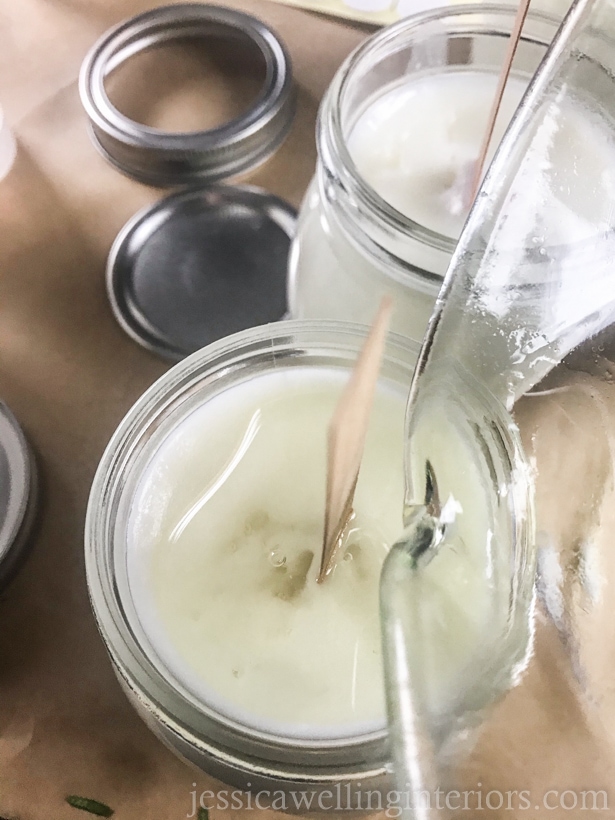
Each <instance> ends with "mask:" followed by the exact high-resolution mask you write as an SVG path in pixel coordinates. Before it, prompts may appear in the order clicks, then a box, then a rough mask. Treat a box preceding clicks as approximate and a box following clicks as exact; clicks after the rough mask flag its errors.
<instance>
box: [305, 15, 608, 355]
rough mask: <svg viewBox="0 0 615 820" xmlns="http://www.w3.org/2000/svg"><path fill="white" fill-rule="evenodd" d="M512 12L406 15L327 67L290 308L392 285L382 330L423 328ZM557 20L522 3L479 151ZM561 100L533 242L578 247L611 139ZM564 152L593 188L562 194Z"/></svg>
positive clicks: (339, 306)
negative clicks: (513, 50) (494, 113)
mask: <svg viewBox="0 0 615 820" xmlns="http://www.w3.org/2000/svg"><path fill="white" fill-rule="evenodd" d="M514 15H515V10H514V9H512V8H510V7H508V8H504V7H497V6H495V7H494V6H489V7H488V8H486V7H482V8H479V7H478V6H473V7H467V6H466V7H463V6H461V7H457V8H453V9H451V8H448V9H440V10H438V11H434V12H429V13H425V14H419V15H414V16H411V17H409V18H408V19H406V20H404V21H402V22H400V23H398V24H395V25H393V26H391V27H389V28H387V29H383V30H382V31H380V32H378V33H377V34H375V35H374V36H373V37H371V38H370V39H368V40H367V41H366V42H365V43H364V44H363V45H361V46H360V47H359V48H358V50H357V51H355V52H354V53H353V54H352V55H351V56H350V58H349V59H348V60H347V61H346V63H345V64H344V65H343V66H342V68H341V69H340V70H339V72H338V74H337V76H336V77H335V79H334V81H333V83H332V85H331V87H330V88H329V90H328V91H327V93H326V95H325V98H324V100H323V102H322V105H321V109H320V117H319V122H318V126H317V144H318V164H317V169H316V174H315V177H314V179H313V181H312V183H311V186H310V188H309V190H308V193H307V195H306V197H305V200H304V202H303V205H302V208H301V212H300V218H299V226H298V231H297V235H296V238H295V240H294V244H293V247H292V250H291V256H290V262H289V306H290V313H291V315H292V316H293V318H299V319H305V318H331V319H348V320H353V321H360V322H368V321H369V318H370V316H371V313H372V311H373V306H374V305H375V304H377V303H378V300H379V298H381V296H382V294H384V293H390V294H392V295H393V296H394V298H395V301H396V311H395V315H394V318H393V324H392V327H393V329H394V330H395V331H396V332H399V333H402V334H404V335H406V336H409V337H410V338H414V339H418V340H420V339H422V338H423V335H424V332H425V328H426V325H427V322H428V319H429V316H430V315H431V311H432V308H433V305H434V301H435V299H436V296H437V294H438V291H439V288H440V285H441V283H442V277H443V275H444V273H445V272H446V269H447V267H448V263H449V261H450V258H451V255H452V253H453V251H454V249H455V245H456V241H457V239H458V237H459V234H460V232H461V229H462V227H463V224H464V222H465V218H466V214H467V212H468V207H469V205H470V202H471V193H472V177H473V172H474V167H475V161H476V159H477V157H478V155H479V152H480V146H481V142H482V139H483V136H484V132H485V129H486V124H487V120H488V115H489V111H490V108H491V105H492V102H493V98H494V95H495V90H496V83H497V78H498V74H499V71H500V69H501V66H502V62H503V60H504V55H505V51H506V45H507V41H508V38H509V34H510V31H511V29H512V25H513V20H514ZM555 30H556V23H555V22H554V21H553V20H551V19H550V18H548V17H544V16H541V15H538V14H532V13H531V12H530V14H529V16H528V18H527V21H526V23H525V26H524V29H523V33H522V35H521V40H520V42H519V47H518V51H517V56H516V58H515V61H514V63H513V68H512V72H511V76H510V78H509V80H508V83H507V87H506V91H505V94H504V98H503V102H502V106H501V109H500V113H499V116H498V120H497V122H496V126H495V131H494V135H493V139H492V142H491V151H490V155H491V156H492V155H493V152H494V150H495V149H496V147H497V145H498V143H499V142H500V140H501V138H502V136H503V133H504V131H505V129H506V126H507V124H508V122H509V121H510V118H511V117H512V115H513V113H514V111H515V110H516V108H517V106H518V104H519V102H520V100H521V98H522V96H523V93H524V90H525V88H526V85H527V83H528V81H529V79H530V78H531V76H532V75H533V73H534V71H535V70H536V68H537V67H538V65H539V63H540V61H541V59H542V57H543V56H544V54H545V52H546V49H547V47H548V44H549V43H550V42H551V40H552V37H553V35H554V33H555ZM565 105H566V111H565V112H564V113H565V116H564V117H562V119H561V122H560V125H561V127H560V129H559V132H558V134H556V135H554V140H553V144H552V146H551V147H550V148H549V152H548V161H549V162H550V164H551V166H552V173H551V176H550V182H549V184H550V196H551V199H552V203H551V207H549V208H545V209H543V210H544V215H543V218H542V222H541V226H540V230H537V231H536V236H535V245H536V248H535V250H536V252H537V253H539V252H540V248H541V247H544V246H545V245H547V246H548V247H550V248H554V247H555V248H557V247H561V248H562V249H563V251H562V252H563V253H564V252H565V249H566V247H568V246H570V245H571V244H577V245H579V246H580V245H581V244H582V242H583V240H584V238H586V236H587V233H588V232H587V225H588V224H592V225H596V224H600V222H601V221H605V222H606V221H608V218H609V208H610V202H611V201H612V193H613V189H614V185H615V152H614V151H613V147H612V146H611V145H610V144H609V140H607V139H606V138H605V136H604V135H605V133H606V131H607V129H605V127H604V124H603V123H601V120H600V116H598V115H596V113H595V112H593V111H591V110H589V109H588V108H587V107H586V105H585V104H584V101H583V100H582V99H579V101H578V104H577V103H576V101H575V100H574V99H572V98H571V97H568V98H567V99H566V102H565ZM572 164H573V165H575V167H578V168H579V169H580V170H579V173H580V174H581V173H582V174H583V175H584V176H586V177H587V178H588V180H591V184H590V183H588V191H590V190H591V191H592V192H593V191H594V190H595V184H596V181H597V180H598V181H600V186H601V188H602V190H603V191H604V196H603V197H598V198H596V197H593V196H592V197H591V201H590V198H589V197H588V198H587V201H580V200H578V199H577V200H576V201H574V202H571V201H568V200H569V197H567V192H566V190H565V189H564V188H563V187H562V186H561V185H560V184H559V174H558V169H561V168H562V167H563V166H564V165H566V166H570V165H572ZM529 250H532V249H529ZM538 261H540V260H538ZM515 262H516V260H515ZM535 278H536V279H539V278H540V271H539V270H537V272H536V277H535Z"/></svg>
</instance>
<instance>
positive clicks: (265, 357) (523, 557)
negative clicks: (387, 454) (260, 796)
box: [85, 321, 533, 808]
mask: <svg viewBox="0 0 615 820" xmlns="http://www.w3.org/2000/svg"><path fill="white" fill-rule="evenodd" d="M364 338H365V331H364V329H363V328H362V327H360V326H355V325H352V324H349V323H343V324H336V323H333V322H326V321H325V322H292V321H289V322H284V323H280V324H276V325H269V326H266V327H262V328H256V329H253V330H249V331H245V332H242V333H239V334H236V335H235V336H231V337H229V338H227V339H224V340H222V341H220V342H217V343H216V344H213V345H211V346H209V347H206V348H204V349H203V350H201V351H199V352H197V353H195V354H194V355H192V356H190V357H188V358H187V359H185V360H184V361H182V362H181V363H179V364H178V365H176V366H175V367H173V368H172V369H171V370H169V371H168V372H167V373H166V374H165V375H164V376H163V377H162V378H161V379H159V380H158V381H157V382H156V383H155V384H154V385H153V386H152V387H151V388H150V389H149V390H148V391H147V392H146V393H145V394H144V395H143V396H142V397H141V398H140V399H139V400H138V401H137V403H136V404H135V406H134V407H133V408H132V410H130V411H129V413H128V415H127V416H126V417H125V419H124V420H123V421H122V423H121V424H120V426H119V428H118V430H117V431H116V433H115V434H114V436H113V438H112V439H111V441H110V443H109V445H108V447H107V450H106V452H105V454H104V455H103V457H102V460H101V463H100V465H99V468H98V471H97V474H96V477H95V479H94V483H93V487H92V491H91V495H90V501H89V505H88V512H87V520H86V532H85V551H86V571H87V581H88V587H89V591H90V596H91V601H92V606H93V609H94V612H95V615H96V618H97V621H98V625H99V628H100V632H101V634H102V636H103V639H104V641H105V644H106V647H107V650H108V652H109V655H110V657H111V660H112V663H113V666H114V669H115V671H116V674H117V676H118V679H119V681H120V683H121V685H122V686H123V688H124V690H125V692H126V694H127V696H128V698H129V699H130V700H131V702H132V703H133V705H134V706H135V708H136V709H137V711H138V712H139V714H140V715H141V716H142V717H143V719H144V720H145V722H146V723H147V724H148V725H149V727H150V728H151V729H152V730H153V731H154V732H155V733H156V734H157V735H158V736H159V737H160V738H161V739H162V740H163V741H164V742H165V743H166V744H167V745H168V746H170V747H171V748H172V749H174V750H175V751H176V752H177V753H178V754H180V755H181V756H182V757H183V758H185V759H187V760H189V761H191V762H192V763H194V764H196V765H197V766H198V767H200V768H201V769H203V770H204V771H206V772H208V773H210V774H212V775H214V776H215V777H217V778H219V779H221V780H222V781H224V782H227V783H230V784H233V785H237V786H239V787H241V788H244V789H251V790H263V789H266V790H285V791H286V792H287V793H288V792H290V791H292V790H297V789H302V790H308V791H309V792H310V793H313V794H314V795H316V797H315V805H319V803H318V800H319V799H321V798H322V797H324V796H325V795H326V793H327V792H328V793H329V794H331V790H335V789H336V788H341V785H343V789H342V791H341V792H340V793H339V801H340V803H341V805H342V807H347V808H357V799H358V798H357V797H356V795H357V793H360V792H361V789H363V790H365V789H367V790H376V791H380V792H381V794H383V795H386V793H387V790H388V789H390V788H391V785H392V784H391V779H390V774H391V772H390V762H389V754H390V753H389V746H388V733H387V729H386V721H385V717H384V714H383V717H382V722H381V723H379V724H378V725H371V724H370V726H369V727H367V728H366V727H365V726H363V724H357V728H355V726H354V724H352V725H351V727H350V729H348V730H346V734H343V733H339V734H335V735H332V734H331V733H329V735H327V736H324V735H322V736H321V735H314V736H306V735H301V736H298V735H296V734H295V735H292V736H291V734H290V733H288V732H287V733H286V734H284V733H283V732H281V731H272V730H271V729H270V728H269V729H268V728H267V726H266V725H265V724H260V725H259V727H258V728H255V725H254V724H250V722H249V721H247V720H241V719H239V718H238V717H237V714H236V713H234V712H232V711H229V710H226V711H225V709H224V708H222V707H220V705H219V704H218V703H217V702H216V700H215V699H214V698H213V697H212V698H209V699H208V698H207V697H206V696H205V695H203V694H202V691H201V690H198V689H195V688H194V687H192V686H191V684H190V682H189V681H188V682H186V680H185V679H184V678H182V676H181V674H180V673H179V672H178V671H177V669H175V668H173V666H172V664H170V663H167V661H166V660H165V655H164V653H163V652H161V651H160V650H159V649H157V644H156V641H155V639H154V637H152V634H153V633H151V632H148V629H147V625H146V624H145V622H144V621H143V620H142V618H141V617H140V612H141V610H140V609H139V604H138V601H137V597H136V596H135V591H134V586H133V582H132V581H131V578H132V579H133V581H134V575H131V570H130V548H129V544H130V543H132V542H131V541H130V539H131V536H130V529H129V522H130V520H131V519H130V516H131V514H132V512H131V511H132V509H133V506H134V505H136V504H137V501H136V500H135V499H136V498H137V497H138V496H137V491H138V488H139V487H140V486H141V484H140V481H141V479H142V477H143V475H144V473H145V470H146V468H148V467H149V465H151V464H152V463H154V462H153V459H154V457H155V455H156V453H158V452H159V451H160V448H161V447H162V446H163V444H164V443H165V441H168V437H169V435H170V434H171V433H173V431H176V430H177V428H178V425H179V424H180V423H182V422H183V421H184V420H185V419H186V418H187V417H188V415H189V414H191V413H192V412H193V411H195V410H197V409H199V408H202V407H203V405H204V404H205V403H206V402H208V401H209V400H211V399H214V398H216V397H218V396H220V395H221V394H222V393H224V391H226V390H230V389H231V388H234V387H236V386H238V385H241V384H244V383H246V382H248V381H250V380H253V379H255V378H256V377H259V376H262V375H266V374H271V373H272V372H273V371H275V373H276V374H280V373H283V372H284V371H285V370H286V371H290V370H292V369H295V372H296V369H297V368H312V367H313V368H321V369H322V368H326V369H327V371H330V370H331V369H333V370H335V371H337V372H339V373H341V374H343V375H346V374H349V373H350V371H351V368H352V367H353V365H354V362H355V361H356V357H357V355H358V351H359V350H360V348H361V346H362V344H363V341H364ZM416 357H417V348H416V346H415V345H413V344H412V343H411V342H409V341H408V340H406V339H404V338H402V337H399V336H395V335H393V334H391V335H390V336H389V339H388V340H387V347H386V351H385V356H384V361H383V366H382V371H381V380H382V384H383V387H385V388H387V387H389V388H393V389H394V390H395V391H396V392H397V393H399V394H400V396H402V397H403V396H405V394H406V392H407V389H408V386H409V384H410V380H411V377H412V373H413V371H414V366H415V363H416ZM456 388H457V389H456V390H455V392H454V394H451V395H449V397H448V398H449V399H450V405H449V409H450V411H451V414H452V415H451V417H452V418H457V414H455V412H454V411H455V408H457V409H460V411H461V412H462V415H463V419H464V427H463V433H464V434H465V435H469V436H470V437H471V438H472V442H474V444H476V443H477V442H482V443H481V446H480V447H476V446H475V447H472V446H470V445H468V446H466V445H465V444H464V445H463V446H464V447H465V449H466V451H467V453H468V456H469V458H470V459H473V460H472V463H471V465H470V467H469V468H468V469H469V470H471V471H473V472H472V475H473V476H474V477H475V479H477V480H478V481H479V485H478V486H479V488H480V491H481V493H482V494H483V495H484V504H483V508H484V517H483V519H482V521H483V523H486V525H487V526H488V527H489V528H490V529H491V530H492V531H493V533H494V536H493V539H494V544H495V543H496V542H497V548H498V559H497V561H495V564H494V566H491V569H489V567H490V564H489V561H487V562H486V563H485V561H483V560H482V557H481V556H478V557H477V558H476V561H475V562H474V563H473V564H472V572H473V573H474V574H473V576H472V578H471V579H470V580H471V582H472V583H473V584H474V585H478V586H479V587H480V588H483V589H484V591H485V594H484V595H483V596H482V599H481V600H482V601H483V604H484V606H483V608H482V609H480V611H478V609H477V615H476V617H473V618H471V619H470V620H471V621H472V622H473V623H474V625H475V628H473V630H470V631H468V632H467V636H468V641H469V644H471V646H470V652H471V654H472V658H473V660H474V661H476V659H477V658H478V657H482V650H483V649H485V647H486V643H485V642H484V641H483V637H486V633H485V634H483V632H484V630H485V629H487V628H488V632H489V637H491V636H492V635H493V633H494V631H496V627H498V628H501V630H502V638H503V641H502V645H501V647H500V648H499V651H498V654H497V657H498V660H499V664H500V667H501V669H500V674H499V675H498V677H497V679H494V680H493V681H491V680H489V679H487V678H485V679H483V680H482V682H481V685H480V686H477V687H476V688H475V693H474V698H473V701H472V703H468V704H465V705H464V707H463V709H461V711H460V709H459V708H458V707H459V703H458V702H457V701H456V699H455V697H454V692H455V691H456V690H457V683H456V680H455V676H454V672H453V673H451V674H449V676H448V678H447V681H446V682H444V683H443V685H442V693H443V699H442V703H443V704H444V707H443V708H442V709H440V712H439V713H438V716H439V720H440V721H441V723H442V725H443V726H444V725H445V724H446V723H447V715H448V716H449V718H450V720H449V722H448V724H447V725H448V726H449V728H450V730H451V732H460V731H462V730H463V729H464V728H465V727H466V726H467V724H468V722H472V721H473V719H474V718H473V713H474V712H476V710H478V709H480V708H483V707H484V706H486V705H488V704H489V703H491V702H492V701H493V700H494V699H495V698H496V697H497V696H498V695H499V694H500V693H501V692H502V691H503V689H505V688H506V687H507V686H508V685H510V683H511V680H512V678H511V673H512V670H513V669H514V668H516V665H517V664H518V662H519V658H521V657H524V655H525V653H526V649H527V640H528V633H527V630H526V631H525V632H524V631H523V630H522V631H521V632H519V633H514V636H513V637H514V640H513V639H512V638H511V636H512V634H513V633H511V632H510V630H509V629H508V626H507V625H508V623H509V621H510V620H511V617H512V615H513V614H515V613H519V612H521V611H523V612H524V613H525V615H526V618H527V615H528V611H529V600H528V597H527V594H526V593H527V589H528V585H529V586H530V587H531V584H532V581H533V561H532V555H533V552H532V544H533V540H532V538H531V535H530V534H529V532H528V528H527V526H525V523H524V521H522V520H521V518H520V514H521V512H522V510H521V508H520V507H519V506H515V504H513V503H511V498H512V497H513V496H512V495H511V496H510V497H509V498H508V500H507V499H506V498H505V493H504V489H505V488H506V487H510V488H514V487H515V486H516V480H515V475H517V474H518V473H519V460H518V458H517V448H516V439H515V431H514V425H513V426H511V425H510V424H509V423H508V421H507V422H506V423H503V424H502V425H500V426H499V427H498V428H497V429H496V428H490V429H489V430H485V429H483V425H482V421H481V419H482V415H481V413H482V412H483V411H482V409H481V408H483V403H484V401H485V399H484V394H483V393H482V392H481V391H480V390H479V389H478V388H477V389H478V392H476V390H475V386H473V385H472V384H471V383H470V382H469V383H467V384H465V385H464V386H460V385H456ZM401 400H402V402H403V398H402V399H401ZM445 418H446V415H444V416H443V417H442V419H441V421H442V423H444V424H446V422H445ZM440 432H441V431H440ZM434 434H435V435H436V436H438V435H439V432H438V431H437V430H435V431H434ZM402 448H403V432H402V429H401V426H400V462H401V458H402V453H401V449H402ZM440 456H441V458H442V459H444V462H445V463H447V464H449V465H451V469H453V468H454V463H453V461H452V460H451V459H449V458H448V456H447V453H446V452H445V451H441V453H440ZM439 466H440V465H439V464H438V469H439ZM515 470H516V471H517V472H516V473H515ZM453 472H454V469H453ZM459 475H460V477H461V479H462V481H465V483H466V484H467V483H468V482H467V475H466V473H464V472H463V471H462V473H460V474H459ZM324 482H325V476H324V475H323V484H324ZM442 482H443V483H442V489H443V491H445V490H446V489H447V484H446V482H445V481H444V479H442ZM402 489H403V488H400V509H399V528H400V531H401V529H402V520H403V515H402V513H403V509H402V507H403V504H402V501H401V499H402V497H403V493H402V492H401V490H402ZM139 497H140V496H139ZM182 503H183V502H182ZM323 514H324V511H323ZM146 531H148V532H149V530H147V528H146ZM148 537H149V536H148ZM133 554H134V552H133ZM486 555H487V553H486ZM487 557H488V555H487ZM447 560H448V564H447V565H446V566H447V567H448V570H451V571H452V575H450V584H449V586H451V589H452V590H453V595H454V596H456V595H458V594H459V595H461V597H462V599H463V601H462V608H464V607H465V609H466V611H467V607H468V606H469V607H470V610H472V608H473V602H472V601H471V600H468V599H467V596H465V598H464V590H463V588H458V586H457V585H456V583H457V580H458V574H457V575H456V574H455V573H456V572H457V573H461V575H462V576H463V572H464V567H463V562H464V559H463V556H462V558H461V563H458V564H457V567H455V566H453V567H451V559H450V556H449V558H448V559H447ZM454 561H455V559H454V556H453V564H454ZM492 563H493V562H492ZM433 566H434V567H435V568H436V569H437V567H438V562H437V561H435V562H434V564H433ZM494 567H495V568H494ZM448 570H447V571H448ZM139 577H143V575H142V573H141V574H140V575H139ZM427 594H429V588H427ZM485 614H487V616H488V618H487V620H488V622H487V623H485V621H484V616H485ZM375 615H376V617H377V613H375ZM496 616H497V617H496ZM515 617H516V616H515ZM436 637H437V636H436ZM504 638H506V640H504ZM408 640H411V636H408ZM468 641H466V644H465V645H466V648H467V647H468V645H469V644H468ZM465 660H467V658H461V667H460V668H463V669H464V670H465V669H466V665H465V663H464V661H465ZM476 668H478V667H476ZM479 671H480V670H479ZM354 674H355V673H354V672H353V675H354ZM451 698H452V699H451ZM462 712H463V714H462ZM334 794H337V793H336V792H334ZM319 796H321V797H319ZM383 799H386V798H385V797H383Z"/></svg>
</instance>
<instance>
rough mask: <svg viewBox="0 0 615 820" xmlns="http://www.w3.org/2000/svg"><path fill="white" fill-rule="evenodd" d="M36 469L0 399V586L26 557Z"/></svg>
mask: <svg viewBox="0 0 615 820" xmlns="http://www.w3.org/2000/svg"><path fill="white" fill-rule="evenodd" d="M36 484H37V481H36V469H35V465H34V459H33V457H32V453H31V451H30V448H29V446H28V442H27V441H26V437H25V436H24V434H23V432H22V430H21V427H20V426H19V424H18V422H17V420H16V419H15V416H14V415H13V414H12V413H11V411H10V410H9V409H8V407H7V406H6V404H4V403H3V402H1V401H0V586H2V587H3V586H5V584H6V583H8V581H9V580H10V579H11V578H12V577H13V575H14V573H15V571H16V569H17V568H18V566H19V565H20V563H21V560H22V559H23V557H24V556H25V552H26V546H27V541H28V536H29V534H30V530H31V527H32V523H33V519H34V515H35V508H36Z"/></svg>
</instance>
